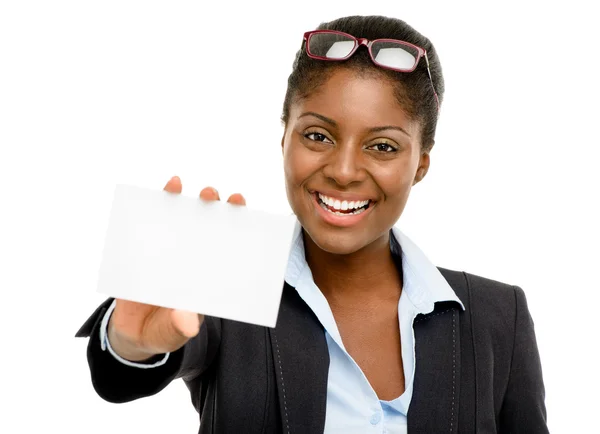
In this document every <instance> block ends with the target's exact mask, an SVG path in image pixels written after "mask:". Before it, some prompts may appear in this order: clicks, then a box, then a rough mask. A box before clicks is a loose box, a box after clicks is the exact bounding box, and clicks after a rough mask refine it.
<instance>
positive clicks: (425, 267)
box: [285, 221, 465, 314]
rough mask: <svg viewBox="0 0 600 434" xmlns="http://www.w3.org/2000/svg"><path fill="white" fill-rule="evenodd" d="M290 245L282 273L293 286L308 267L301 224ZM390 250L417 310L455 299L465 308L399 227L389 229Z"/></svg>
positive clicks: (405, 290)
mask: <svg viewBox="0 0 600 434" xmlns="http://www.w3.org/2000/svg"><path fill="white" fill-rule="evenodd" d="M292 240H293V241H292V247H291V250H290V256H289V259H288V264H287V268H286V273H285V281H286V282H287V283H288V284H289V285H290V286H292V287H294V288H297V286H298V282H299V281H300V279H301V277H302V275H303V273H304V271H305V270H306V269H307V268H308V264H307V263H306V257H305V255H304V241H303V239H302V226H301V225H300V222H298V221H296V226H295V228H294V235H293V238H292ZM390 248H391V250H392V253H393V254H394V255H397V256H401V257H402V274H403V291H404V293H405V294H406V295H407V296H408V298H409V299H410V301H411V302H412V303H413V305H414V306H415V307H416V309H417V311H418V312H419V313H423V314H427V313H430V312H433V310H434V307H435V303H436V302H442V301H455V302H457V303H458V304H460V306H461V308H462V309H463V310H464V309H465V307H464V305H463V303H462V302H461V300H460V299H459V298H458V296H457V295H456V293H455V292H454V290H453V289H452V287H451V286H450V285H449V284H448V282H447V281H446V279H444V276H442V273H440V271H439V270H438V268H437V267H436V266H435V265H434V264H433V263H432V262H431V261H430V260H429V259H428V258H427V257H426V256H425V254H424V253H423V252H422V251H421V249H419V247H417V245H416V244H415V243H414V242H412V240H411V239H410V238H408V237H407V236H406V235H405V234H404V233H403V232H402V231H401V230H400V229H398V228H396V227H393V228H392V237H391V241H390Z"/></svg>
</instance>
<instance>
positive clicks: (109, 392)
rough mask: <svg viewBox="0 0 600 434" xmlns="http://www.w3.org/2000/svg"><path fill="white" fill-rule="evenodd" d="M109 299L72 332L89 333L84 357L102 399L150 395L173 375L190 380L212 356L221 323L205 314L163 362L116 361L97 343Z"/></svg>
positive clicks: (207, 363) (210, 361)
mask: <svg viewBox="0 0 600 434" xmlns="http://www.w3.org/2000/svg"><path fill="white" fill-rule="evenodd" d="M113 300H114V299H113V298H109V299H107V300H106V301H105V302H104V303H102V304H101V305H100V306H99V307H98V308H97V309H96V310H95V311H94V313H93V314H92V315H91V316H90V317H89V318H88V319H87V320H86V321H85V323H84V324H83V325H82V326H81V328H80V329H79V331H78V332H77V334H76V335H75V337H89V342H88V346H87V360H88V365H89V368H90V374H91V379H92V385H93V387H94V389H95V390H96V392H97V393H98V395H99V396H100V397H101V398H103V399H104V400H106V401H109V402H114V403H122V402H128V401H133V400H135V399H139V398H143V397H146V396H151V395H154V394H156V393H158V392H160V391H161V390H163V389H164V388H165V387H166V386H167V385H168V384H169V383H170V382H171V381H173V380H174V379H177V378H183V379H185V380H186V381H191V380H194V379H195V378H197V377H198V376H200V375H202V373H203V372H204V371H205V370H206V369H207V368H208V367H209V365H210V364H211V363H212V361H213V360H214V358H215V356H216V353H217V350H218V347H219V344H220V337H221V324H220V320H219V319H218V318H213V317H209V316H205V317H204V322H203V323H202V326H201V327H200V331H199V332H198V335H196V337H194V338H192V339H190V340H189V341H188V342H187V343H186V344H185V345H184V346H183V347H182V348H180V349H179V350H177V351H175V352H173V353H171V354H170V355H169V358H168V360H167V361H166V363H165V364H164V365H162V366H158V367H155V368H152V369H140V368H136V367H131V366H127V365H125V364H123V363H121V362H119V361H118V360H117V359H116V358H115V357H113V355H112V354H110V352H109V351H106V350H103V349H102V348H101V345H100V326H101V322H102V318H103V317H104V314H105V313H106V311H107V310H108V308H109V307H110V305H111V303H112V302H113Z"/></svg>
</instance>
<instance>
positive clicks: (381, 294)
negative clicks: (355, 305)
mask: <svg viewBox="0 0 600 434" xmlns="http://www.w3.org/2000/svg"><path fill="white" fill-rule="evenodd" d="M303 236H304V248H305V252H306V262H307V263H308V266H309V267H310V269H311V272H312V275H313V279H314V281H315V284H316V285H317V286H318V287H319V289H320V290H321V292H322V293H323V294H324V295H325V297H326V298H327V299H328V300H329V302H330V303H331V302H332V301H335V300H339V299H344V300H348V299H354V300H360V299H364V298H365V296H368V298H369V299H373V297H375V298H384V299H388V298H390V297H393V298H397V297H399V295H400V291H401V290H402V279H401V275H400V273H399V272H398V269H397V268H396V264H395V262H394V258H393V256H392V252H391V251H390V238H389V237H390V236H389V233H388V234H386V235H385V236H383V237H381V238H379V239H377V240H375V241H374V242H373V243H371V244H369V245H368V246H365V247H364V248H362V249H361V250H359V251H357V252H354V253H352V254H348V255H336V254H333V253H329V252H326V251H324V250H322V249H321V248H320V247H319V246H317V245H316V244H315V243H314V241H313V240H312V239H311V238H310V236H309V235H308V234H306V233H304V234H303Z"/></svg>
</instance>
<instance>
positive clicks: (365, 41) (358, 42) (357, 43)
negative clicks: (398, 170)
mask: <svg viewBox="0 0 600 434" xmlns="http://www.w3.org/2000/svg"><path fill="white" fill-rule="evenodd" d="M324 33H328V34H334V35H342V36H346V37H347V38H350V39H353V40H354V41H355V44H354V48H353V49H352V51H350V53H349V54H348V55H347V56H346V57H340V58H338V59H331V58H329V57H323V56H316V55H314V54H312V53H311V52H310V50H309V39H310V37H311V36H312V35H314V34H324ZM375 42H394V43H396V44H400V45H406V46H408V47H411V48H414V49H415V50H417V53H418V55H417V59H416V60H415V65H414V66H413V67H412V68H411V69H402V68H394V67H392V66H387V65H382V64H381V63H379V62H377V61H376V60H375V57H373V51H372V50H371V47H372V46H373V44H374V43H375ZM302 43H303V44H304V45H305V47H306V48H305V50H306V55H307V56H308V57H310V58H311V59H317V60H326V61H329V62H339V61H343V60H347V59H349V58H350V57H352V55H353V54H354V53H356V50H358V48H359V47H360V46H361V45H364V46H365V47H367V49H368V51H369V56H370V57H371V60H372V61H373V63H374V64H375V65H377V66H379V67H380V68H384V69H390V70H392V71H396V72H413V71H414V70H415V69H417V66H418V65H419V61H420V60H421V58H422V57H424V58H425V63H426V64H427V74H429V81H430V82H431V89H432V90H433V96H434V97H435V101H436V104H437V109H438V112H439V110H440V100H439V98H438V95H437V92H436V91H435V87H434V85H433V79H432V78H431V70H430V69H429V58H428V57H427V51H426V50H425V49H423V48H421V47H419V46H417V45H415V44H411V43H410V42H406V41H401V40H399V39H373V40H372V41H370V40H368V39H366V38H357V37H355V36H352V35H350V34H348V33H345V32H339V31H337V30H311V31H308V32H306V33H304V39H303V41H302Z"/></svg>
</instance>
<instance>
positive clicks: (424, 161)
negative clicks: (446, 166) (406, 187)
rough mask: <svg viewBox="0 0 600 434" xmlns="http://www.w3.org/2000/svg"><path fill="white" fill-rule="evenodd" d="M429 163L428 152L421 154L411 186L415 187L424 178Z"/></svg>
mask: <svg viewBox="0 0 600 434" xmlns="http://www.w3.org/2000/svg"><path fill="white" fill-rule="evenodd" d="M430 163H431V160H430V158H429V152H423V153H421V157H420V159H419V167H418V168H417V173H416V174H415V179H414V181H413V185H415V184H416V183H418V182H421V180H422V179H423V178H425V175H427V172H428V171H429V165H430Z"/></svg>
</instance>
